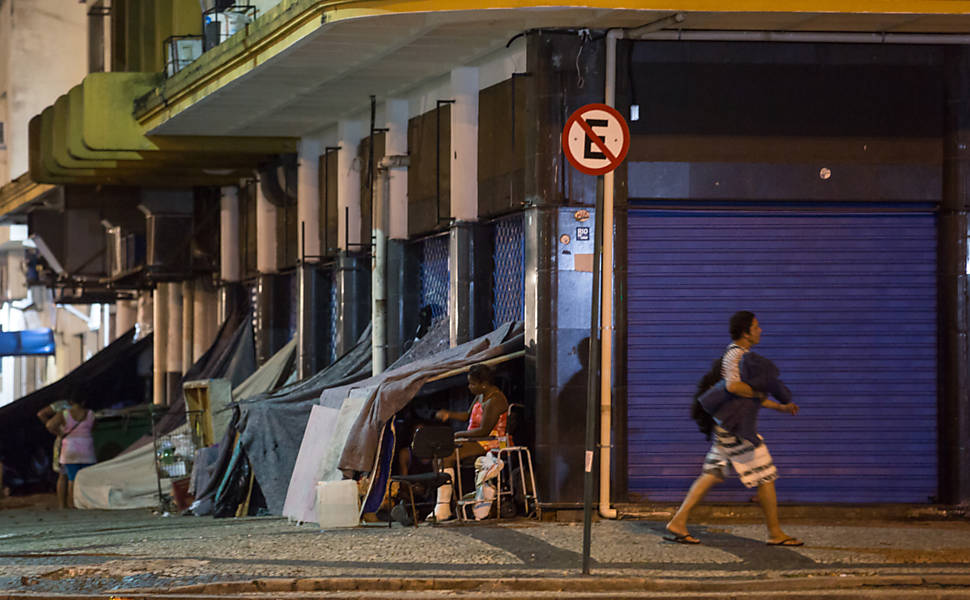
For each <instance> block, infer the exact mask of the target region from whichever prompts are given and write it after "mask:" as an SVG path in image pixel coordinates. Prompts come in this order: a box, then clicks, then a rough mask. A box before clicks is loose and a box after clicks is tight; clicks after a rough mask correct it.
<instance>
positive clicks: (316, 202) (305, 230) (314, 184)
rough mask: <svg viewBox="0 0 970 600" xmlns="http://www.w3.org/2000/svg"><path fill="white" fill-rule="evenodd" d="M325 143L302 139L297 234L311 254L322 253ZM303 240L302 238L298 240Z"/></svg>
mask: <svg viewBox="0 0 970 600" xmlns="http://www.w3.org/2000/svg"><path fill="white" fill-rule="evenodd" d="M322 146H323V145H322V144H321V143H320V142H319V141H318V140H314V139H311V138H302V139H301V140H300V153H299V162H298V164H297V187H296V198H297V200H296V204H297V208H296V212H297V229H296V233H297V235H298V236H303V240H302V250H303V252H304V253H306V255H307V256H320V254H321V252H320V154H321V153H322V151H323V148H322ZM299 242H300V240H298V243H299ZM298 247H300V246H298ZM300 258H302V256H301V257H300Z"/></svg>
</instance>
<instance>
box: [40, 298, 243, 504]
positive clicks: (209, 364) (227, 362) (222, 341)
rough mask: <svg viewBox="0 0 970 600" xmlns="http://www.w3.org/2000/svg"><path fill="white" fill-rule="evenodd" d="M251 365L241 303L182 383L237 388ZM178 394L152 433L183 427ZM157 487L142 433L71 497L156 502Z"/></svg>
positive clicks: (83, 477) (88, 472)
mask: <svg viewBox="0 0 970 600" xmlns="http://www.w3.org/2000/svg"><path fill="white" fill-rule="evenodd" d="M255 366H256V358H255V352H254V349H253V332H252V318H251V313H250V312H249V311H248V309H246V308H245V307H240V308H239V309H238V310H236V311H234V312H233V313H231V314H230V317H229V318H228V319H227V320H226V321H225V322H224V323H223V324H222V327H221V328H220V329H219V332H218V333H217V334H216V338H215V341H213V343H212V345H211V346H210V347H209V349H208V350H207V351H206V353H205V354H203V355H202V358H200V359H199V360H198V361H196V362H195V364H194V365H192V368H191V369H189V371H188V373H186V375H185V377H183V379H182V382H183V383H184V382H185V381H195V380H198V379H215V378H224V379H228V380H229V381H230V383H231V384H232V386H233V388H235V386H238V385H240V384H241V383H242V382H243V380H244V379H245V378H246V377H248V376H249V375H250V374H252V373H253V371H254V370H255ZM177 398H178V399H177V401H176V402H175V403H173V404H172V405H171V406H169V407H168V409H167V411H166V413H165V414H164V415H163V416H162V417H161V418H160V419H159V421H158V422H157V423H156V424H155V430H156V435H165V434H171V433H173V432H175V431H176V430H177V429H178V428H179V427H185V398H184V396H183V394H182V393H181V391H180V393H179V394H178V397H177ZM35 420H36V419H35ZM186 430H187V429H186ZM165 483H166V484H167V482H165ZM158 488H159V482H158V479H157V475H156V474H155V455H154V447H153V445H152V438H151V436H146V437H144V438H142V439H141V440H139V441H137V442H135V443H134V444H132V445H131V447H130V448H129V449H128V450H126V451H125V452H123V453H122V454H121V455H119V456H117V457H116V458H114V459H112V460H109V461H106V462H103V463H100V464H97V465H93V466H91V467H87V468H86V469H82V470H81V471H80V472H78V475H77V478H76V479H75V481H74V502H75V506H77V507H78V508H89V509H123V508H144V507H151V506H158V504H159V498H158Z"/></svg>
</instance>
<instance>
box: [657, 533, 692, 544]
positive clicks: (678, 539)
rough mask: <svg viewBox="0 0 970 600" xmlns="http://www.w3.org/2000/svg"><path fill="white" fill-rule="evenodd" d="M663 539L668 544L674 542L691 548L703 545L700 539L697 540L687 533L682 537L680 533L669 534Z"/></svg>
mask: <svg viewBox="0 0 970 600" xmlns="http://www.w3.org/2000/svg"><path fill="white" fill-rule="evenodd" d="M663 539H664V541H666V542H673V543H675V544H687V545H690V546H696V545H697V544H700V543H701V541H700V540H699V539H697V538H695V537H694V536H692V535H691V534H689V533H685V534H683V535H680V534H679V533H668V534H666V535H665V536H663Z"/></svg>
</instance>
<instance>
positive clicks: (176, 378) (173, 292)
mask: <svg viewBox="0 0 970 600" xmlns="http://www.w3.org/2000/svg"><path fill="white" fill-rule="evenodd" d="M167 288H168V289H167V290H166V292H167V296H168V344H167V348H166V350H167V353H166V354H167V359H166V361H165V362H166V365H165V379H166V382H167V383H166V384H165V387H166V389H165V391H166V393H167V394H168V404H170V405H171V404H172V402H174V401H175V398H177V397H178V393H179V384H180V382H181V380H182V333H183V332H182V284H181V283H180V282H173V283H169V284H168V285H167Z"/></svg>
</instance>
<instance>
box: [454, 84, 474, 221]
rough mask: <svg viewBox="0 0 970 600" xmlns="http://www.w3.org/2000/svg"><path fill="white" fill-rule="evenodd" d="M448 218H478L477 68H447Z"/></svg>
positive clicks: (464, 219)
mask: <svg viewBox="0 0 970 600" xmlns="http://www.w3.org/2000/svg"><path fill="white" fill-rule="evenodd" d="M451 95H452V98H454V100H455V103H454V104H452V105H451V217H452V218H453V219H456V220H458V221H477V220H478V68H477V67H460V68H458V69H453V70H452V71H451Z"/></svg>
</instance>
